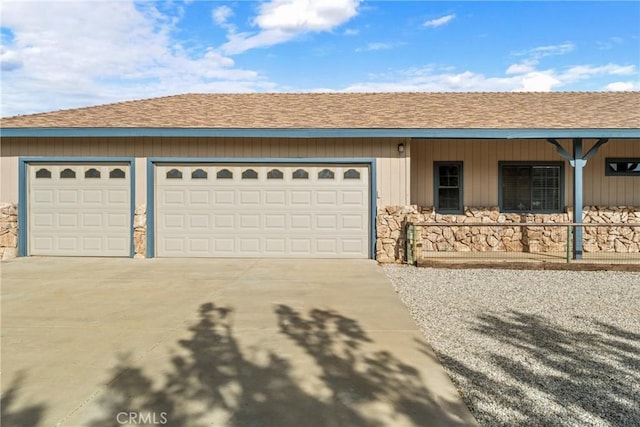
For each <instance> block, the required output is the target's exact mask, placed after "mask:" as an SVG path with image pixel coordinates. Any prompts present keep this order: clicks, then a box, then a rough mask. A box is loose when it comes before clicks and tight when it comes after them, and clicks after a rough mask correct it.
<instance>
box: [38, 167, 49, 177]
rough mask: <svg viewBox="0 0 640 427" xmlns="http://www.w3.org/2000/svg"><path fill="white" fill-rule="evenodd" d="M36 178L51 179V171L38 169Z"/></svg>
mask: <svg viewBox="0 0 640 427" xmlns="http://www.w3.org/2000/svg"><path fill="white" fill-rule="evenodd" d="M36 178H51V171H50V170H49V169H45V168H42V169H38V170H37V171H36Z"/></svg>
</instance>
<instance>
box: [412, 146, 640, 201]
mask: <svg viewBox="0 0 640 427" xmlns="http://www.w3.org/2000/svg"><path fill="white" fill-rule="evenodd" d="M559 142H560V143H561V145H562V146H563V147H564V148H565V150H567V151H568V152H569V153H571V152H572V148H571V147H572V143H571V141H566V140H563V141H559ZM594 143H595V140H585V141H584V143H583V147H584V152H585V153H586V152H587V151H588V150H589V149H590V148H591V147H592V146H593V144H594ZM606 157H640V140H637V139H634V140H610V141H609V142H608V143H607V144H605V145H603V146H602V147H601V148H600V150H599V151H598V153H597V154H596V155H595V156H593V157H591V158H590V159H589V161H588V162H587V166H586V168H585V170H584V181H583V188H584V193H583V194H584V195H583V198H584V202H583V203H584V205H587V206H588V205H604V206H620V205H626V206H640V178H638V177H631V176H626V177H621V176H617V177H613V176H605V173H604V163H605V158H606ZM434 161H462V162H463V163H464V166H463V178H464V187H463V192H464V205H465V206H472V207H481V206H497V205H498V162H499V161H554V162H557V161H563V162H564V163H565V169H564V170H565V205H566V206H571V205H572V204H573V171H572V168H571V165H569V163H568V162H566V161H565V160H564V159H563V158H562V157H561V156H560V155H559V154H558V153H557V152H556V150H555V148H554V147H553V146H552V145H551V144H549V143H548V142H546V141H544V140H490V139H487V140H477V139H451V140H448V139H438V140H435V139H434V140H413V141H411V203H412V204H416V205H420V206H433V162H434Z"/></svg>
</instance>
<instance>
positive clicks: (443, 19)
mask: <svg viewBox="0 0 640 427" xmlns="http://www.w3.org/2000/svg"><path fill="white" fill-rule="evenodd" d="M455 17H456V15H454V14H451V15H445V16H441V17H440V18H436V19H431V20H429V21H426V22H425V23H424V24H422V25H423V26H424V27H432V28H435V27H439V26H441V25H444V24H448V23H449V22H451V21H452V20H453V19H454V18H455Z"/></svg>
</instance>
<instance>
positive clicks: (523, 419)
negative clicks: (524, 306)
mask: <svg viewBox="0 0 640 427" xmlns="http://www.w3.org/2000/svg"><path fill="white" fill-rule="evenodd" d="M579 320H580V321H581V322H583V323H587V324H589V325H590V326H589V328H588V332H584V331H577V330H572V329H568V328H566V327H563V326H560V325H558V324H555V323H553V322H552V321H551V320H549V319H547V318H546V317H544V316H540V315H532V314H527V313H522V312H518V311H511V312H509V313H507V314H504V315H503V314H499V315H498V314H485V315H481V316H479V317H478V318H477V321H475V322H474V323H473V327H472V328H473V330H474V331H475V332H476V333H479V334H480V335H481V336H484V338H486V339H489V340H492V341H493V340H495V341H498V342H499V343H500V347H492V348H494V349H495V348H502V349H504V350H503V353H499V352H498V351H496V350H491V351H487V352H485V353H482V355H481V356H478V357H480V359H481V364H482V365H484V366H480V363H477V362H476V363H474V362H470V361H469V360H467V361H462V360H460V359H456V358H455V357H452V356H451V355H447V354H442V353H439V354H438V356H439V358H440V359H441V360H442V362H443V365H444V366H445V367H446V368H447V370H448V371H449V372H450V373H451V374H452V379H453V380H454V383H456V385H457V386H458V388H459V389H461V390H462V395H463V399H464V400H465V402H466V403H467V405H468V406H469V408H470V409H471V411H472V413H474V415H475V416H476V417H477V419H478V421H479V422H480V423H481V424H485V425H492V426H561V425H562V426H565V425H614V426H632V425H640V406H639V405H638V402H640V335H638V334H637V333H634V332H631V331H625V330H623V329H620V328H619V327H616V326H613V325H609V324H607V323H604V322H601V321H596V320H591V319H588V318H580V319H579Z"/></svg>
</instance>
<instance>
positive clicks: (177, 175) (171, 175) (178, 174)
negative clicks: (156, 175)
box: [167, 169, 182, 179]
mask: <svg viewBox="0 0 640 427" xmlns="http://www.w3.org/2000/svg"><path fill="white" fill-rule="evenodd" d="M167 179H182V171H180V170H178V169H171V170H170V171H169V172H167Z"/></svg>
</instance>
